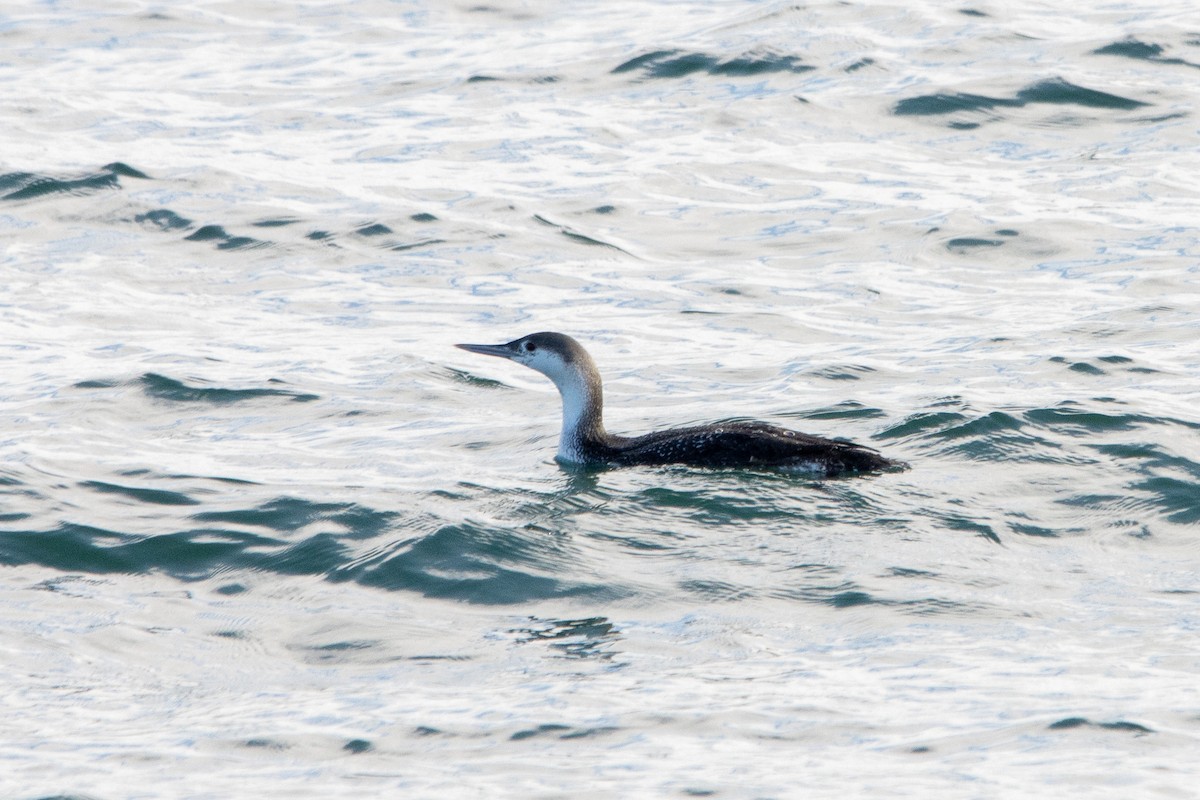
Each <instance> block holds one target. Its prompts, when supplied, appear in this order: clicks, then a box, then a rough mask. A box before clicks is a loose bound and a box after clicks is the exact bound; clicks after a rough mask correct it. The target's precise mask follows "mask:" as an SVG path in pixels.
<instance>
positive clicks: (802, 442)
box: [455, 331, 908, 476]
mask: <svg viewBox="0 0 1200 800" xmlns="http://www.w3.org/2000/svg"><path fill="white" fill-rule="evenodd" d="M455 346H456V347H459V348H462V349H463V350H467V351H469V352H472V353H480V354H482V355H485V356H499V357H500V358H507V359H509V360H510V361H515V362H517V363H518V364H524V365H525V366H527V367H529V368H530V369H534V370H537V371H538V372H540V373H542V374H543V375H545V376H546V377H547V378H549V379H550V380H552V381H554V385H555V386H557V387H558V392H559V394H560V395H562V404H563V418H562V436H561V438H560V439H559V443H558V454H557V458H558V460H559V461H563V462H569V463H574V464H608V465H616V466H634V465H660V464H690V465H692V466H700V467H779V468H784V469H794V470H803V471H806V472H814V473H817V474H822V475H825V476H834V475H842V474H846V473H856V472H880V471H885V470H886V471H899V470H903V469H907V468H908V464H905V463H904V462H902V461H893V460H892V459H890V458H885V457H884V456H883V455H881V454H880V453H879V452H877V451H875V450H872V449H871V448H869V447H863V446H862V445H857V444H854V443H852V442H845V441H839V440H834V439H823V438H821V437H818V436H810V435H808V434H806V433H800V432H799V431H793V430H788V429H787V428H779V427H776V426H774V425H767V424H766V423H762V422H727V423H717V424H713V425H699V426H696V427H689V428H673V429H671V430H665V431H655V432H654V433H648V434H646V435H645V436H614V435H613V434H611V433H608V432H607V431H605V430H604V419H603V416H604V390H603V386H602V384H601V381H600V371H599V370H597V369H596V364H595V362H594V361H592V357H591V356H590V355H588V352H587V351H586V350H584V349H583V346H582V345H580V344H579V342H577V341H575V340H574V339H572V338H571V337H570V336H567V335H565V334H561V333H553V332H549V331H544V332H541V333H531V334H529V335H528V336H522V337H521V338H520V339H514V340H513V341H511V342H508V343H507V344H459V345H455Z"/></svg>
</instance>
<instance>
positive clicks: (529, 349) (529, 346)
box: [525, 342, 537, 353]
mask: <svg viewBox="0 0 1200 800" xmlns="http://www.w3.org/2000/svg"><path fill="white" fill-rule="evenodd" d="M535 350H537V345H536V344H534V343H533V342H526V343H525V352H526V353H532V352H534V351H535Z"/></svg>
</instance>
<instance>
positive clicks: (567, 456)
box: [554, 362, 608, 462]
mask: <svg viewBox="0 0 1200 800" xmlns="http://www.w3.org/2000/svg"><path fill="white" fill-rule="evenodd" d="M575 366H576V367H577V368H576V369H574V370H571V371H569V372H566V373H564V374H562V375H559V376H557V377H555V378H554V383H555V385H556V386H557V387H558V393H559V394H560V395H561V396H562V404H563V409H562V435H561V437H560V438H559V441H558V457H559V458H560V459H562V460H564V461H573V462H580V461H586V460H587V459H586V457H585V456H584V448H585V446H586V445H587V444H592V443H597V442H603V441H605V440H607V438H608V434H607V433H606V432H605V430H604V389H603V386H602V384H601V382H600V373H599V372H598V371H597V370H596V368H595V367H594V366H593V365H591V364H580V363H578V362H577V363H576V365H575Z"/></svg>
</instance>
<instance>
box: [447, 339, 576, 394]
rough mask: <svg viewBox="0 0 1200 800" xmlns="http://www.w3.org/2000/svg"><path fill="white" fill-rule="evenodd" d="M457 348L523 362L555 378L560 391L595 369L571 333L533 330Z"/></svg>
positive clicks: (519, 362)
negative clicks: (507, 339)
mask: <svg viewBox="0 0 1200 800" xmlns="http://www.w3.org/2000/svg"><path fill="white" fill-rule="evenodd" d="M455 347H458V348H461V349H463V350H466V351H468V352H471V353H480V354H482V355H485V356H499V357H500V358H507V359H508V360H510V361H515V362H517V363H518V364H524V365H525V366H527V367H529V368H530V369H534V370H537V371H538V372H540V373H542V374H543V375H545V376H546V377H547V378H549V379H550V380H552V381H554V385H555V386H557V387H558V388H559V389H560V390H561V389H562V388H563V385H564V383H570V382H572V381H573V380H577V379H579V378H580V377H583V378H586V377H587V375H586V373H588V372H595V369H596V368H595V365H594V364H593V363H592V359H591V356H589V355H588V353H587V351H586V350H584V349H583V345H581V344H580V343H579V342H577V341H575V340H574V339H572V338H571V337H570V336H567V335H565V334H562V333H553V332H551V331H543V332H541V333H531V334H529V335H528V336H522V337H521V338H520V339H513V340H512V341H511V342H506V343H505V344H457V345H455Z"/></svg>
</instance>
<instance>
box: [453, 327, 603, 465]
mask: <svg viewBox="0 0 1200 800" xmlns="http://www.w3.org/2000/svg"><path fill="white" fill-rule="evenodd" d="M455 347H458V348H461V349H463V350H466V351H468V352H471V353H480V354H481V355H485V356H498V357H500V358H507V359H508V360H509V361H515V362H517V363H518V364H524V365H525V366H527V367H529V368H530V369H533V370H537V371H538V372H540V373H542V374H543V375H545V376H546V377H547V378H549V379H550V380H552V381H554V385H555V386H556V387H558V393H559V394H560V395H561V396H562V401H563V427H562V439H561V440H560V441H559V448H558V454H559V457H560V458H562V459H563V460H566V461H578V460H580V459H579V457H578V452H579V445H580V442H582V441H583V439H584V438H588V437H595V436H604V435H605V434H604V423H603V413H604V408H603V406H604V394H603V389H602V388H601V383H600V372H599V370H597V369H596V364H595V362H593V361H592V357H591V356H590V355H588V352H587V350H584V349H583V345H581V344H580V343H579V342H577V341H575V340H574V339H572V338H571V337H570V336H567V335H565V334H562V333H554V332H552V331H542V332H540V333H531V334H529V335H528V336H522V337H521V338H520V339H513V340H512V341H511V342H506V343H505V344H458V345H455Z"/></svg>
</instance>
